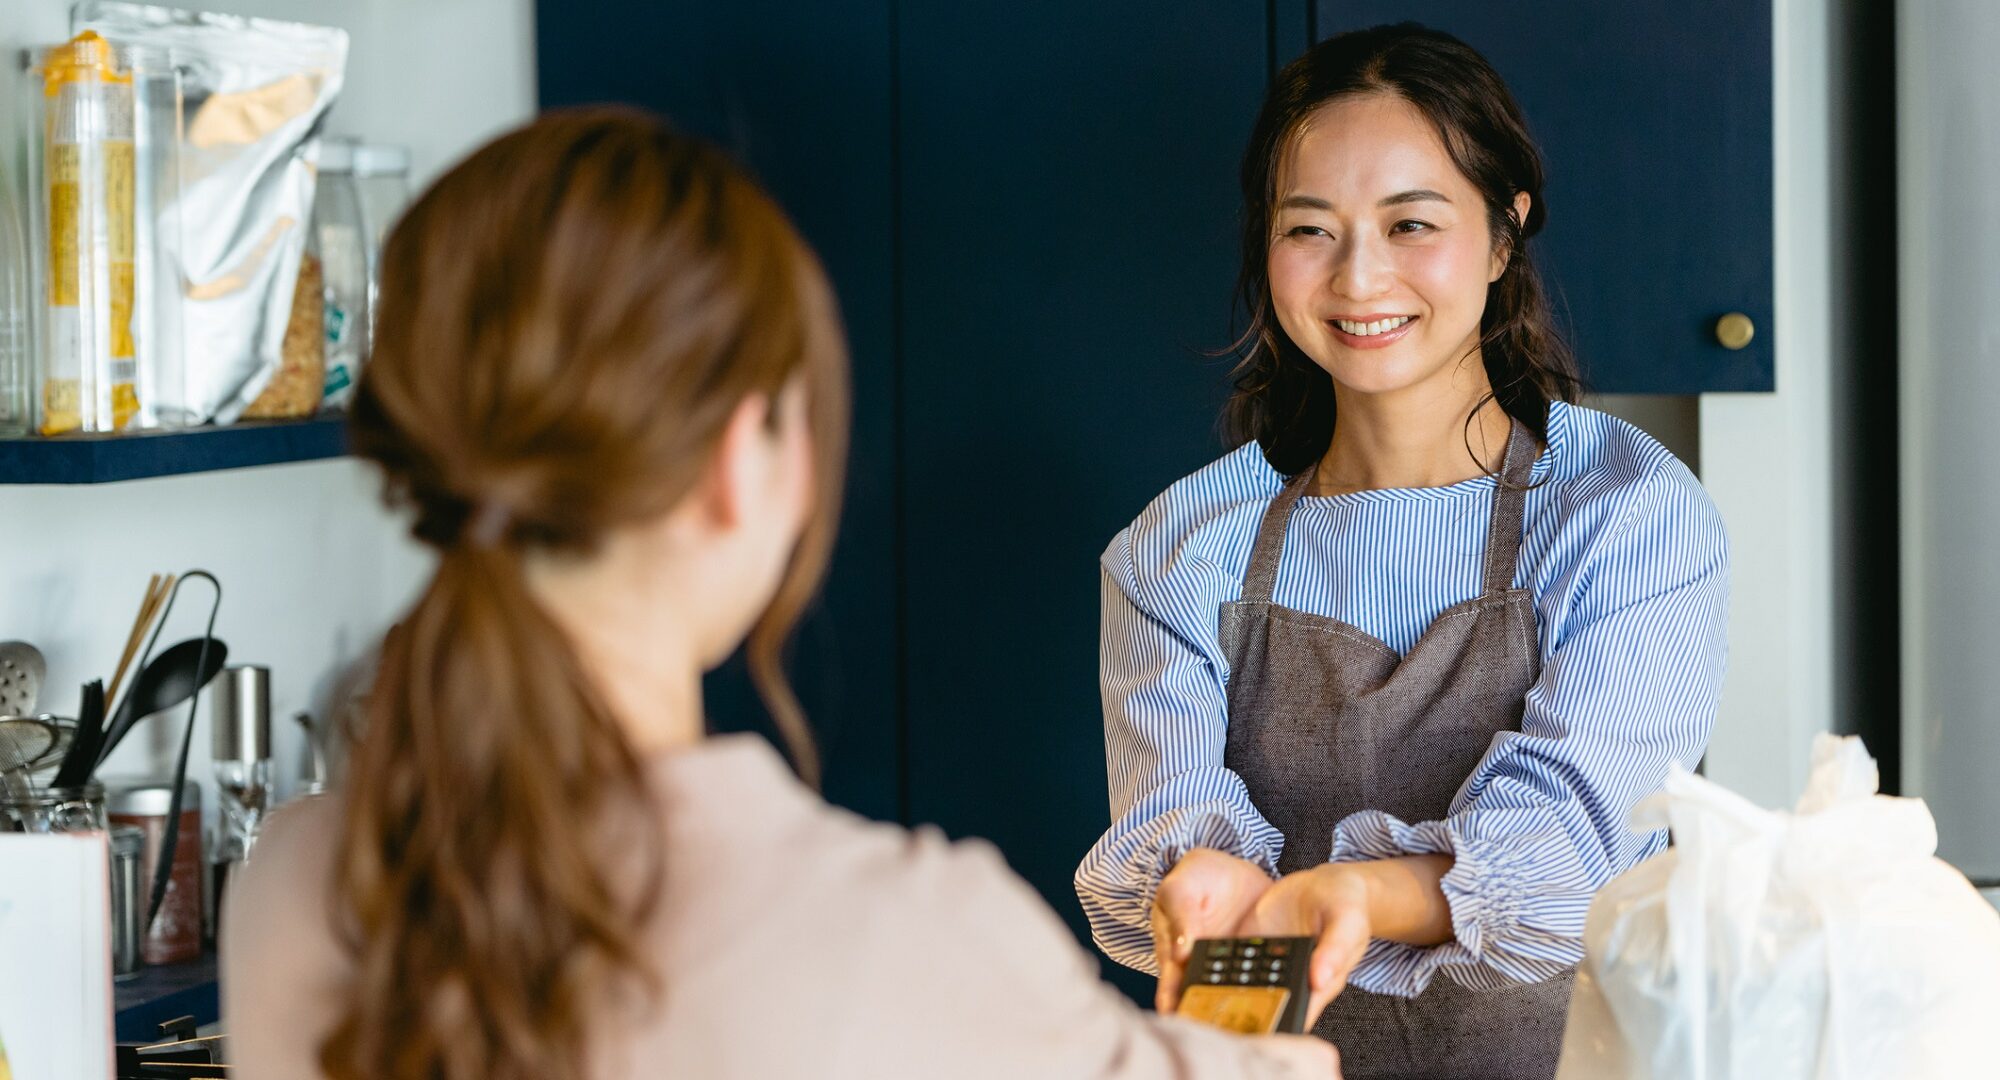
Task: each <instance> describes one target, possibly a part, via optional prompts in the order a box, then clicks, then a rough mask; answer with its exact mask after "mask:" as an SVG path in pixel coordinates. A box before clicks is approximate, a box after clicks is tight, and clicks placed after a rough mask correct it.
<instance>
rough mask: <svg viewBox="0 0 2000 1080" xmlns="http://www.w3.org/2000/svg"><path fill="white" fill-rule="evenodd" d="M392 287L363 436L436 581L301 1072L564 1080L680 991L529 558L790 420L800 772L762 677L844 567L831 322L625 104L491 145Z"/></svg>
mask: <svg viewBox="0 0 2000 1080" xmlns="http://www.w3.org/2000/svg"><path fill="white" fill-rule="evenodd" d="M382 267H383V270H382V297H383V302H382V309H381V316H380V319H379V320H378V322H377V327H378V329H377V333H376V345H375V351H374V355H373V357H372V358H371V359H370V362H369V365H368V368H367V370H366V372H365V373H364V374H363V375H362V377H361V385H360V391H359V394H358V396H357V397H356V399H355V404H354V414H353V419H352V421H351V436H352V439H353V443H354V447H355V450H356V452H357V453H359V454H360V455H361V456H362V457H364V458H367V459H369V460H371V461H373V462H375V463H376V464H377V465H379V466H380V467H381V469H382V472H383V475H384V478H385V481H386V486H387V490H388V494H389V496H390V498H391V500H392V501H393V502H395V503H397V504H399V505H401V506H404V507H406V508H408V509H410V510H412V511H413V512H414V516H415V525H414V532H415V535H416V537H417V539H419V540H421V541H423V542H424V543H426V544H429V545H430V546H432V547H433V548H435V549H437V551H438V564H437V572H436V575H435V576H434V577H433V578H432V579H431V582H430V584H429V585H428V586H427V587H426V588H425V590H424V592H423V595H422V596H421V597H419V598H418V599H417V601H416V604H415V606H414V607H413V608H412V609H411V610H410V612H409V613H408V615H407V616H406V617H405V618H404V619H403V621H402V623H401V624H400V625H399V626H397V627H396V628H395V629H394V630H392V631H391V632H390V634H389V636H388V638H387V640H386V641H385V642H384V643H383V646H382V655H381V663H380V666H379V668H378V671H377V675H376V681H375V685H374V688H373V691H372V692H371V693H370V695H369V697H368V702H367V709H366V716H365V719H364V721H363V726H362V727H361V730H360V731H359V732H358V739H357V742H356V745H355V748H354V752H353V756H352V757H351V759H350V761H349V770H348V777H347V781H346V784H345V791H344V796H345V797H344V806H345V811H344V813H345V822H344V826H343V829H342V833H341V837H340V840H339V846H338V848H337V850H336V851H335V853H334V860H333V861H334V872H333V880H332V883H331V884H332V887H333V891H334V904H335V908H334V910H335V912H336V913H337V917H338V918H339V919H340V925H339V930H340V932H341V941H342V944H343V945H344V946H345V948H346V949H347V951H348V952H349V954H350V955H351V956H352V958H353V961H354V971H353V975H352V977H351V978H350V979H348V980H347V981H346V983H345V984H343V985H342V986H341V987H340V988H339V991H338V994H337V997H336V999H335V1000H336V1002H337V1019H336V1020H335V1022H334V1025H333V1026H332V1028H331V1030H330V1032H329V1033H328V1034H327V1036H326V1038H325V1039H324V1041H323V1042H322V1043H321V1045H320V1047H319V1067H320V1069H321V1071H322V1072H324V1073H325V1075H327V1076H328V1077H331V1078H333V1080H355V1078H359V1077H409V1078H414V1077H424V1078H427V1080H582V1078H583V1077H585V1076H588V1075H593V1074H594V1070H593V1068H592V1064H593V1059H592V1056H591V1054H590V1049H591V1042H592V1040H591V1039H590V1038H589V1035H590V1033H591V1031H592V1030H593V1027H594V1025H596V1024H598V1023H599V1022H600V1019H601V1018H603V1017H605V1016H608V1015H612V1014H613V1013H615V1012H616V1011H617V1008H616V1006H619V1005H621V1004H623V1001H622V998H623V993H622V989H623V988H631V989H639V990H645V989H650V990H652V991H654V992H662V991H664V990H665V989H666V987H664V986H663V979H662V978H661V973H660V972H658V971H656V970H653V967H652V965H650V964H649V963H648V960H647V951H646V949H645V947H644V936H645V935H646V934H647V933H648V930H647V919H648V916H649V914H650V913H651V912H652V910H653V908H654V907H655V905H656V902H657V897H658V892H659V887H660V883H661V880H662V878H661V874H662V872H663V870H662V868H663V863H664V859H665V855H666V853H665V852H664V851H663V850H662V844H663V841H664V832H663V829H664V822H663V821H662V819H661V818H660V816H659V814H658V813H657V812H656V810H657V808H656V807H655V806H654V801H653V798H652V796H651V794H650V793H649V789H648V787H647V785H646V783H645V775H644V770H643V763H642V762H641V761H640V759H639V757H638V755H637V752H636V751H635V750H634V749H633V747H632V746H631V745H630V744H629V743H628V742H627V740H626V738H625V736H624V732H623V729H622V728H621V726H620V725H619V723H618V721H617V718H616V717H614V716H613V715H612V713H611V712H610V710H609V708H607V706H606V703H605V700H604V698H603V696H602V695H601V694H600V693H599V692H598V690H597V688H596V687H595V685H594V684H593V683H592V681H591V680H590V679H589V678H588V677H587V676H586V672H585V670H584V664H583V661H582V658H581V657H580V656H579V655H578V653H577V651H576V649H575V648H574V647H573V645H572V643H571V641H570V640H569V638H568V636H567V635H566V634H565V632H564V631H563V630H562V628H561V627H560V626H559V625H558V623H557V622H556V621H555V620H554V619H553V618H552V617H551V616H550V614H549V612H548V611H547V610H545V609H544V607H543V606H542V604H541V603H540V601H539V600H537V598H536V596H535V594H534V593H533V592H532V591H531V590H530V587H529V584H528V581H527V578H526V571H527V569H528V566H527V564H528V562H529V560H531V559H533V558H538V557H559V558H560V557H578V556H588V555H590V554H591V553H592V552H594V551H596V550H598V549H599V548H600V547H601V545H602V544H603V543H604V541H605V540H606V538H607V537H609V536H611V535H613V534H615V533H616V532H618V531H619V530H621V529H624V528H627V527H633V526H639V525H643V524H645V523H648V522H652V521H656V520H658V518H659V517H660V516H661V515H664V514H666V513H668V512H670V511H671V510H672V508H673V507H674V506H676V505H678V504H679V503H680V502H681V501H682V500H683V499H684V498H686V497H687V496H688V493H689V492H690V491H691V490H692V489H693V488H694V487H695V486H696V484H697V483H698V482H699V480H700V477H701V473H702V470H703V469H704V467H705V466H706V463H707V462H708V461H709V460H710V459H711V458H712V456H713V453H714V451H715V448H716V446H717V443H718V442H719V440H720V438H721V435H722V432H723V430H724V428H725V426H726V425H727V424H728V423H729V421H730V418H731V416H732V415H734V414H735V412H736V411H737V410H738V408H739V407H740V406H741V405H743V404H744V403H746V402H750V401H755V400H762V401H764V402H769V403H771V412H770V414H769V417H770V423H772V424H774V425H775V424H778V423H780V422H781V420H782V421H783V422H788V423H793V424H805V425H807V427H808V430H809V432H810V435H811V438H812V440H813V444H814V467H815V470H816V476H815V480H816V483H817V496H816V497H817V500H818V501H817V503H816V507H815V512H814V514H813V516H812V520H811V521H810V523H809V524H808V525H807V527H806V530H805V533H804V535H803V536H802V537H801V538H800V540H799V542H798V546H797V547H796V548H795V549H794V550H793V553H792V558H791V563H790V565H789V567H788V568H787V570H786V572H785V575H784V578H783V581H782V583H781V584H780V585H779V587H778V590H777V592H776V595H774V596H773V597H772V599H771V600H770V601H769V603H768V605H767V606H766V608H765V609H764V611H763V612H762V614H761V616H760V617H759V619H758V620H757V623H756V626H755V627H754V628H753V629H752V630H751V631H750V636H749V644H748V648H747V655H748V657H749V665H750V671H751V674H752V677H753V678H754V679H755V680H756V682H757V686H758V689H759V690H760V691H761V692H762V694H763V696H764V699H765V702H766V704H767V705H768V706H769V707H770V709H771V711H772V712H773V713H774V714H775V716H776V718H777V720H778V725H779V728H780V729H781V730H782V731H783V732H784V733H785V735H786V737H787V741H788V742H790V743H791V746H792V749H793V753H794V757H795V758H796V759H797V761H798V764H799V767H800V770H801V772H803V773H805V774H806V775H807V777H808V778H810V777H812V776H813V774H814V772H815V770H814V766H813V759H812V755H811V749H810V742H809V741H808V740H807V738H806V736H805V729H804V725H803V719H802V717H801V715H800V710H799V707H798V702H797V699H796V698H795V697H794V695H793V694H792V691H791V689H790V688H789V686H787V684H786V682H785V677H784V673H783V670H782V667H781V666H780V662H779V657H780V654H781V651H782V645H783V643H784V641H785V639H786V637H787V636H788V635H789V633H790V631H791V629H792V627H793V625H794V624H795V623H796V622H797V620H798V617H799V614H800V612H801V610H802V609H803V608H804V607H805V606H806V604H807V603H808V601H809V600H810V598H811V597H812V595H813V594H814V592H815V590H816V589H817V587H818V584H819V581H820V579H821V576H822V574H823V572H824V570H825V568H826V563H827V556H828V553H829V552H830V550H831V548H832V544H833V531H834V521H835V517H836V516H837V514H838V509H839V507H838V504H839V497H840V484H841V462H842V460H843V458H844V456H845V439H846V431H847V426H846V425H847V358H846V353H845V349H844V346H843V345H842V343H841V333H840V327H839V322H838V317H837V315H836V313H835V311H834V305H833V300H832V294H831V291H830V290H829V289H828V287H827V284H826V280H825V278H824V277H823V275H822V274H821V272H820V268H819V264H818V262H817V261H816V260H815V259H814V258H813V256H812V253H811V252H810V251H809V250H808V249H807V247H806V245H805V243H804V241H803V240H801V239H800V238H799V235H798V234H797V232H795V231H794V230H793V228H792V226H791V224H790V223H789V222H788V221H786V220H785V217H784V215H783V213H782V212H780V211H779V209H778V207H777V206H776V204H774V203H773V202H772V201H771V200H770V199H769V198H768V197H767V196H765V194H764V193H763V192H762V191H760V190H758V189H757V187H756V185H755V184H753V183H751V182H750V180H749V179H748V178H747V177H746V176H745V175H744V174H743V172H742V171H741V170H739V169H738V168H736V167H735V166H734V165H733V164H731V163H730V162H729V160H728V159H727V158H725V157H724V156H723V155H722V154H721V153H720V152H719V151H717V150H715V149H713V148H711V147H709V146H707V145H706V144H704V143H702V142H700V141H698V140H696V139H693V138H690V137H687V136H685V135H682V134H679V133H677V132H675V131H674V130H673V129H671V128H670V127H668V126H667V125H666V124H664V123H663V122H661V121H660V120H659V119H657V118H655V117H652V116H649V115H647V114H644V113H640V112H637V111H632V110H623V109H598V110H587V111H578V112H560V111H558V112H551V113H545V114H543V116H542V117H541V118H540V119H538V120H536V121H534V122H533V123H531V124H529V125H528V126H526V127H524V128H521V129H519V130H517V131H514V132H512V133H510V134H507V135H504V136H501V137H500V138H499V139H497V140H495V141H494V142H492V143H489V144H488V145H487V146H485V147H484V148H483V149H481V150H479V151H477V152H476V153H474V154H473V155H472V156H471V157H469V158H467V159H466V160H465V161H464V162H463V163H461V164H459V165H458V166H457V167H456V168H454V169H452V170H451V172H450V173H448V174H446V175H445V176H444V178H443V179H441V180H439V181H438V182H437V183H436V184H435V185H433V186H432V187H431V189H430V190H429V191H428V192H427V193H426V194H425V195H424V196H423V197H422V198H420V199H418V200H417V202H416V204H415V205H414V206H412V207H411V208H410V210H409V212H408V213H407V214H405V215H404V216H403V219H402V221H401V222H400V223H399V224H398V225H397V226H396V228H395V232H394V233H393V234H392V235H391V236H390V238H389V242H388V245H387V248H386V249H385V250H384V252H383V256H382ZM794 384H803V388H804V391H805V393H804V395H803V402H804V404H803V408H799V409H797V411H798V412H799V413H800V415H796V416H787V417H782V418H781V417H780V416H779V408H778V405H777V404H776V403H777V402H778V401H779V400H780V396H781V392H782V391H784V390H785V389H786V388H787V387H789V386H791V385H794ZM785 400H786V401H787V403H788V407H790V406H789V402H790V401H791V400H795V399H793V398H791V397H790V396H789V395H787V396H786V397H785ZM619 836H627V837H631V836H636V837H637V838H638V839H637V841H636V842H632V843H628V844H625V845H623V846H620V845H619V843H618V841H617V839H616V838H617V837H619ZM614 991H621V992H619V993H614Z"/></svg>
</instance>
